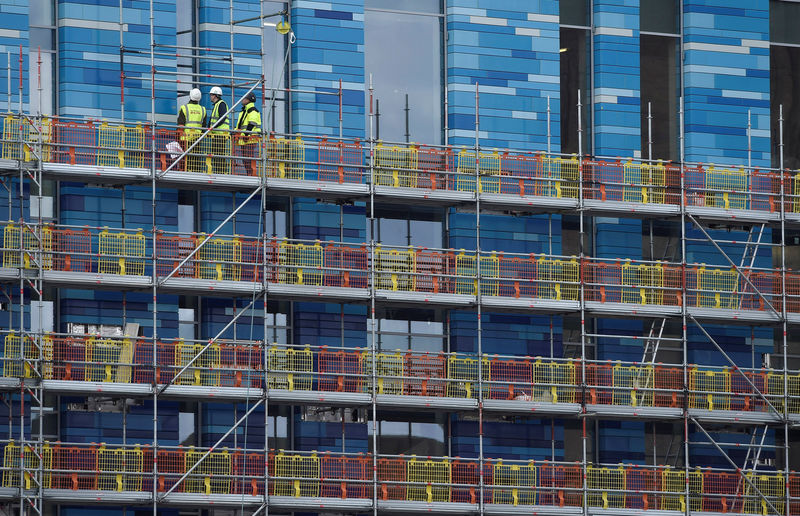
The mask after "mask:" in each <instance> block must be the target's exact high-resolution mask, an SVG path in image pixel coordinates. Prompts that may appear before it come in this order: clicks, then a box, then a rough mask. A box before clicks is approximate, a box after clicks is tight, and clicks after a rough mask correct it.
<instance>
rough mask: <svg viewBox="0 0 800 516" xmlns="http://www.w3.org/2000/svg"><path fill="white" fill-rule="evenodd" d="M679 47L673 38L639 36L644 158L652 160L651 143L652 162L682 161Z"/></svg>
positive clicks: (651, 35) (649, 35)
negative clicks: (679, 146)
mask: <svg viewBox="0 0 800 516" xmlns="http://www.w3.org/2000/svg"><path fill="white" fill-rule="evenodd" d="M679 44H680V40H679V39H678V38H676V37H672V36H660V35H659V36H657V35H653V34H641V35H640V36H639V49H640V54H639V59H640V70H641V73H640V79H639V81H640V82H639V87H640V96H641V111H640V113H641V128H642V132H641V135H642V138H641V145H642V147H641V149H642V157H644V158H647V159H650V158H651V156H650V148H651V146H650V141H652V159H661V160H677V159H679V156H678V154H679V149H678V132H679V128H678V98H679V96H680V93H679V81H678V77H679V69H678V68H679V66H680V63H679V62H678V60H677V55H678V46H679ZM648 107H649V111H648ZM648 117H650V118H649V119H648ZM648 122H649V123H650V129H648Z"/></svg>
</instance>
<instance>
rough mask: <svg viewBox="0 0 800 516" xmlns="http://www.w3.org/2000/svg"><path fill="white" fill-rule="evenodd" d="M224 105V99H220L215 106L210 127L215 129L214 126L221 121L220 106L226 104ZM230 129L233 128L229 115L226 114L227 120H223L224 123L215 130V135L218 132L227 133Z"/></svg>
mask: <svg viewBox="0 0 800 516" xmlns="http://www.w3.org/2000/svg"><path fill="white" fill-rule="evenodd" d="M224 103H225V101H223V100H222V99H219V100H218V101H217V102H216V103H215V104H214V109H212V110H211V121H210V122H209V126H210V127H214V124H216V123H217V120H219V115H220V113H219V111H220V106H221V105H222V104H224ZM226 107H227V106H226ZM226 111H227V109H226ZM230 128H231V126H230V124H229V123H228V113H225V118H223V120H222V122H220V123H219V125H218V126H217V127H216V128H215V129H214V131H213V132H215V133H217V132H219V133H222V132H227V131H228V130H229V129H230Z"/></svg>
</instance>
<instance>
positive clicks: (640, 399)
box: [612, 364, 654, 407]
mask: <svg viewBox="0 0 800 516" xmlns="http://www.w3.org/2000/svg"><path fill="white" fill-rule="evenodd" d="M653 379H654V377H653V366H635V365H634V366H623V365H622V364H615V365H614V367H613V368H612V386H613V387H614V391H613V396H612V398H613V403H614V405H625V406H630V407H652V406H653V391H652V390H649V391H648V390H644V391H643V390H641V389H643V388H649V389H652V388H653Z"/></svg>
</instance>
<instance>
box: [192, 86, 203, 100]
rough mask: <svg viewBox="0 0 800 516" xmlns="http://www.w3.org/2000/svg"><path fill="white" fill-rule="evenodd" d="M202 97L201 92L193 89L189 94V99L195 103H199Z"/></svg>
mask: <svg viewBox="0 0 800 516" xmlns="http://www.w3.org/2000/svg"><path fill="white" fill-rule="evenodd" d="M200 97H202V94H201V93H200V90H198V89H197V88H193V89H192V91H191V92H190V93H189V98H190V99H192V100H194V101H195V102H198V101H199V100H200Z"/></svg>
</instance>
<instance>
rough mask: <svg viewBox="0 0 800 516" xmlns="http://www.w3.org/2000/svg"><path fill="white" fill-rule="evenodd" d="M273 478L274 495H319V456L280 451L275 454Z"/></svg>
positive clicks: (296, 496)
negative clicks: (281, 478)
mask: <svg viewBox="0 0 800 516" xmlns="http://www.w3.org/2000/svg"><path fill="white" fill-rule="evenodd" d="M275 476H276V477H279V478H280V477H283V480H274V481H273V483H274V485H275V495H276V496H293V497H295V498H300V497H314V496H319V481H320V467H319V457H317V454H316V453H314V454H312V455H286V454H285V453H283V452H282V451H281V452H280V453H278V454H277V455H276V456H275Z"/></svg>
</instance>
